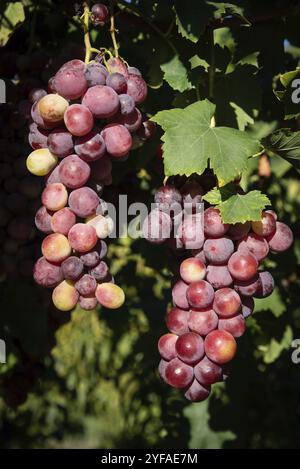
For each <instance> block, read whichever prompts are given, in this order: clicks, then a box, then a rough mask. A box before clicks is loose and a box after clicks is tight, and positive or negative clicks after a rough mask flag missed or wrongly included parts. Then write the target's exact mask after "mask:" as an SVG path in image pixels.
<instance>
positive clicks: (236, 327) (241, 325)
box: [219, 314, 246, 338]
mask: <svg viewBox="0 0 300 469" xmlns="http://www.w3.org/2000/svg"><path fill="white" fill-rule="evenodd" d="M219 330H220V331H227V332H230V334H231V335H232V336H233V337H236V338H237V337H241V336H242V335H243V334H244V332H245V330H246V323H245V319H244V317H243V315H242V314H238V315H237V316H234V317H233V318H227V319H220V320H219Z"/></svg>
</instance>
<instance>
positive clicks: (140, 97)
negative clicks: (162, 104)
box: [127, 75, 148, 104]
mask: <svg viewBox="0 0 300 469" xmlns="http://www.w3.org/2000/svg"><path fill="white" fill-rule="evenodd" d="M127 94H129V96H131V97H132V98H133V99H134V101H135V103H136V104H141V103H142V102H143V101H145V99H146V98H147V94H148V89H147V85H146V82H145V80H144V79H143V78H142V77H141V76H138V75H129V78H128V79H127Z"/></svg>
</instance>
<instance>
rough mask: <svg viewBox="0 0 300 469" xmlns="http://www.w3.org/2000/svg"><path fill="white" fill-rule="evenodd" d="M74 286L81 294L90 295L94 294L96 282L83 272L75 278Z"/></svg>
mask: <svg viewBox="0 0 300 469" xmlns="http://www.w3.org/2000/svg"><path fill="white" fill-rule="evenodd" d="M75 288H76V290H77V291H78V293H79V294H80V295H81V296H85V297H91V296H94V295H95V291H96V288H97V282H96V280H95V278H94V277H92V276H91V275H88V274H85V275H83V276H82V277H81V278H80V279H79V280H77V282H76V283H75Z"/></svg>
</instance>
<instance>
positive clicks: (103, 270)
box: [89, 261, 109, 282]
mask: <svg viewBox="0 0 300 469" xmlns="http://www.w3.org/2000/svg"><path fill="white" fill-rule="evenodd" d="M89 274H90V275H92V276H93V277H95V279H96V280H97V282H103V281H106V282H108V281H109V280H108V279H107V277H108V275H109V270H108V266H107V264H106V262H104V261H101V262H99V264H98V265H96V267H94V268H93V269H91V270H90V271H89Z"/></svg>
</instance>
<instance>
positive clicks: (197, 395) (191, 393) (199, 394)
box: [184, 379, 210, 402]
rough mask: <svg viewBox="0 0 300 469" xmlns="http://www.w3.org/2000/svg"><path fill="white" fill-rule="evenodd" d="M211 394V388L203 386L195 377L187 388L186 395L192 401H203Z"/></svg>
mask: <svg viewBox="0 0 300 469" xmlns="http://www.w3.org/2000/svg"><path fill="white" fill-rule="evenodd" d="M209 394H210V389H209V388H207V387H205V386H202V384H200V383H199V382H198V381H197V380H196V379H194V381H193V383H192V384H191V386H190V387H189V388H188V389H187V390H186V392H185V394H184V396H185V398H186V399H188V400H189V401H191V402H201V401H204V399H207V397H208V396H209Z"/></svg>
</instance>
